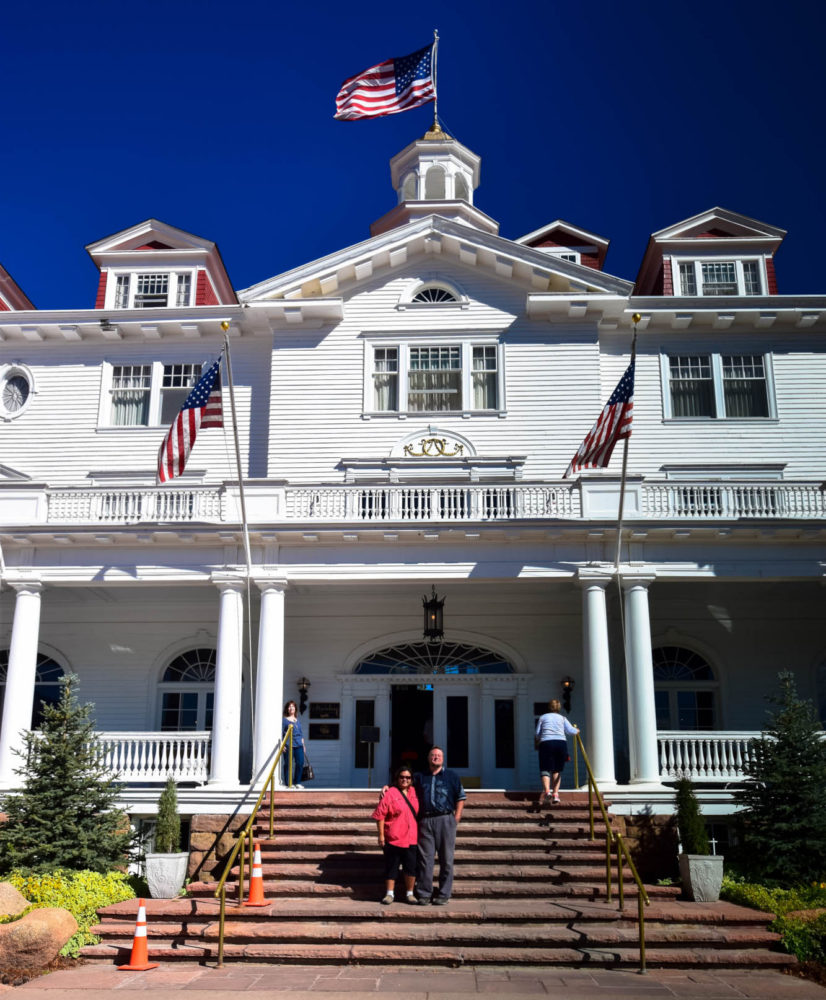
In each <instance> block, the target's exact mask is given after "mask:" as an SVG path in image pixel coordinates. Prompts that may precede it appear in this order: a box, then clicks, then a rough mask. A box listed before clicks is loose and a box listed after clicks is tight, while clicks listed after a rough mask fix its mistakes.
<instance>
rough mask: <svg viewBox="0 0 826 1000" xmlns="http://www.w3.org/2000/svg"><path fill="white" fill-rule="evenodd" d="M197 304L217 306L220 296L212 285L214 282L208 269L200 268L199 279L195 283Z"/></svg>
mask: <svg viewBox="0 0 826 1000" xmlns="http://www.w3.org/2000/svg"><path fill="white" fill-rule="evenodd" d="M195 305H196V306H217V305H218V296H217V295H216V294H215V289H214V288H213V287H212V282H211V281H210V280H209V277H208V275H207V273H206V271H204V270H202V269H201V268H199V269H198V281H197V282H196V285H195Z"/></svg>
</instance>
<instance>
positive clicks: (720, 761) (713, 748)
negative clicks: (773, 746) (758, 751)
mask: <svg viewBox="0 0 826 1000" xmlns="http://www.w3.org/2000/svg"><path fill="white" fill-rule="evenodd" d="M760 735H761V734H760V733H759V732H751V731H743V732H691V731H687V730H662V729H661V730H660V731H659V732H658V733H657V744H658V749H659V758H660V777H661V778H662V779H663V781H676V780H677V779H678V778H681V777H683V776H685V777H687V778H690V779H691V780H692V781H719V782H728V781H743V780H744V779H745V772H744V770H743V768H744V765H745V764H746V762H747V761H748V759H749V744H750V743H751V741H752V740H755V739H759V737H760Z"/></svg>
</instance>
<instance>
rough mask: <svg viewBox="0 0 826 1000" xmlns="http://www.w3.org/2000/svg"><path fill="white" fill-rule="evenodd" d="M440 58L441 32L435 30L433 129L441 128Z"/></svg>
mask: <svg viewBox="0 0 826 1000" xmlns="http://www.w3.org/2000/svg"><path fill="white" fill-rule="evenodd" d="M438 57H439V30H438V28H434V29H433V127H434V128H438V127H439V89H438V86H437V84H436V64H437V62H438Z"/></svg>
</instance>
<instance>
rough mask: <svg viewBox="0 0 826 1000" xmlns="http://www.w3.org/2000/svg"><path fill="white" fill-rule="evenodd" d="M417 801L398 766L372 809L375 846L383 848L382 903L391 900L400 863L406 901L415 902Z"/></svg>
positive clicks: (408, 775)
mask: <svg viewBox="0 0 826 1000" xmlns="http://www.w3.org/2000/svg"><path fill="white" fill-rule="evenodd" d="M418 818H419V800H418V798H417V797H416V791H415V789H414V788H413V774H412V772H411V771H410V768H409V767H400V768H399V769H398V770H397V771H396V774H395V776H394V778H393V784H392V785H391V787H390V788H388V789H387V792H386V794H385V795H384V796H383V797H382V799H381V801H380V802H379V804H378V805H377V806H376V808H375V811H374V812H373V819H374V820H375V821H376V826H377V827H378V832H379V846H380V847H381V848H382V849H383V851H384V878H385V896H384V899H382V903H384V904H385V905H389V904H390V903H392V902H393V900H394V899H395V895H394V890H395V887H396V878H397V877H398V874H399V866H401V870H402V876H403V877H404V889H405V893H406V894H407V900H406V901H407V902H408V903H411V904H412V905H416V904H417V903H418V900H417V899H416V897H415V895H414V894H413V886H414V884H415V882H416V844H417V843H418V826H417V823H418Z"/></svg>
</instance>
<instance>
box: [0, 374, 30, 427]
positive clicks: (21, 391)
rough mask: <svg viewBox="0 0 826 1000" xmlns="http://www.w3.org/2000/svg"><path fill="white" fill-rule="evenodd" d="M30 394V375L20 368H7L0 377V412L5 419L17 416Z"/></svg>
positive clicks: (23, 408)
mask: <svg viewBox="0 0 826 1000" xmlns="http://www.w3.org/2000/svg"><path fill="white" fill-rule="evenodd" d="M31 395H32V382H31V377H30V376H29V374H28V373H27V372H24V371H23V370H22V369H21V368H9V369H7V370H6V372H5V374H4V375H3V376H2V377H0V412H2V415H3V416H4V417H5V418H6V419H9V420H10V419H13V418H14V417H17V416H19V415H20V414H21V413H22V412H23V410H25V409H26V406H27V405H28V403H29V400H30V399H31Z"/></svg>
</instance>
